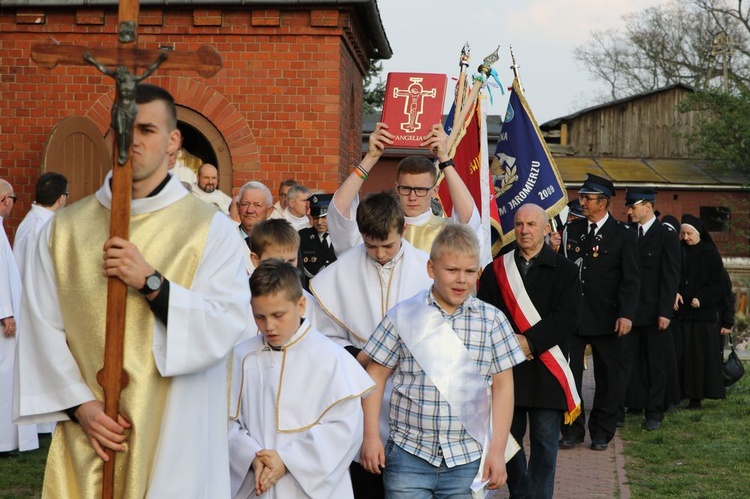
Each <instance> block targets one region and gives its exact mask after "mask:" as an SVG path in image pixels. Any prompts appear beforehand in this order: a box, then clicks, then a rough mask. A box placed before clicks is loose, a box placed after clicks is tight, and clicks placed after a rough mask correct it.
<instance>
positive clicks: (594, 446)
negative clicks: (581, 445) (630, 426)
mask: <svg viewBox="0 0 750 499" xmlns="http://www.w3.org/2000/svg"><path fill="white" fill-rule="evenodd" d="M608 446H609V442H607V441H606V440H594V441H592V442H591V450H598V451H603V450H607V447H608Z"/></svg>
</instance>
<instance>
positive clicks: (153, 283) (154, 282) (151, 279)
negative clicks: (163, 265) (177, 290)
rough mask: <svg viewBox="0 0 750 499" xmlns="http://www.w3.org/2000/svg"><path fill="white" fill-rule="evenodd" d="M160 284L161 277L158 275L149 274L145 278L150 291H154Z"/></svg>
mask: <svg viewBox="0 0 750 499" xmlns="http://www.w3.org/2000/svg"><path fill="white" fill-rule="evenodd" d="M160 285H161V279H160V278H159V276H158V275H150V276H148V278H147V279H146V287H147V288H148V289H150V290H151V291H156V290H157V289H159V286H160Z"/></svg>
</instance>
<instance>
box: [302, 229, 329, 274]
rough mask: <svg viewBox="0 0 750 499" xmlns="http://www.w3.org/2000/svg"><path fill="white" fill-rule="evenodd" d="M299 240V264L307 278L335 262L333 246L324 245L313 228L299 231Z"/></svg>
mask: <svg viewBox="0 0 750 499" xmlns="http://www.w3.org/2000/svg"><path fill="white" fill-rule="evenodd" d="M299 239H300V240H299V254H300V261H299V264H300V267H302V270H303V273H304V274H305V276H306V277H307V278H309V279H311V278H312V277H313V276H315V275H317V273H318V272H320V271H321V270H322V269H323V268H324V267H326V266H328V265H330V264H332V263H333V262H335V261H336V253H334V252H333V245H332V244H331V245H328V246H326V245H324V244H323V243H322V242H321V241H320V237H318V231H317V230H315V227H308V228H306V229H301V230H300V231H299ZM329 241H330V238H329Z"/></svg>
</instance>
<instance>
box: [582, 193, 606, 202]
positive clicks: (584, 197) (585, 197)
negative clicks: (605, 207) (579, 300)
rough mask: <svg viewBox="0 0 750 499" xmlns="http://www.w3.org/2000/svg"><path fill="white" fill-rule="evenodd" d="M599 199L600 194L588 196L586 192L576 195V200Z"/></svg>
mask: <svg viewBox="0 0 750 499" xmlns="http://www.w3.org/2000/svg"><path fill="white" fill-rule="evenodd" d="M600 199H602V197H601V196H594V197H589V196H587V195H586V194H580V195H579V196H578V201H598V200H600Z"/></svg>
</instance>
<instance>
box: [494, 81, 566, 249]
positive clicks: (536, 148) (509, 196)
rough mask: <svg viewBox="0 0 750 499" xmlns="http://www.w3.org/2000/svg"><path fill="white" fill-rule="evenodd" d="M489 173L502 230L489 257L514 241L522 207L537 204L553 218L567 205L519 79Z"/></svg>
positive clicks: (561, 185)
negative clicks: (515, 220)
mask: <svg viewBox="0 0 750 499" xmlns="http://www.w3.org/2000/svg"><path fill="white" fill-rule="evenodd" d="M490 169H491V171H492V180H493V184H494V190H495V200H496V202H497V209H498V213H499V214H500V226H501V232H500V238H499V239H498V240H497V241H496V242H495V243H494V244H493V246H492V253H493V254H497V253H498V251H499V250H500V248H501V247H502V246H504V245H506V244H508V243H509V242H511V241H513V240H514V239H515V233H514V231H513V217H514V216H515V213H516V210H517V209H518V208H519V207H520V206H521V205H523V204H524V203H534V204H537V205H539V206H541V207H542V208H544V210H545V211H546V212H547V216H548V217H549V218H552V217H554V216H555V215H557V214H558V213H559V212H560V210H562V209H563V208H564V207H565V206H566V204H567V202H568V197H567V194H566V192H565V186H564V185H563V182H562V178H561V177H560V173H559V172H558V171H557V167H556V166H555V162H554V160H553V159H552V155H551V154H550V152H549V149H548V148H547V144H546V143H545V142H544V138H543V137H542V134H541V133H540V131H539V126H538V125H537V124H536V120H535V119H534V115H533V114H532V113H531V109H530V108H529V105H528V103H527V102H526V98H525V97H524V95H523V91H522V90H521V87H520V84H519V83H518V79H515V80H514V81H513V89H512V92H511V94H510V100H509V101H508V110H507V112H506V114H505V121H504V122H503V126H502V128H501V129H500V137H499V139H498V142H497V149H495V156H494V158H493V159H492V164H491V166H490Z"/></svg>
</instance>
